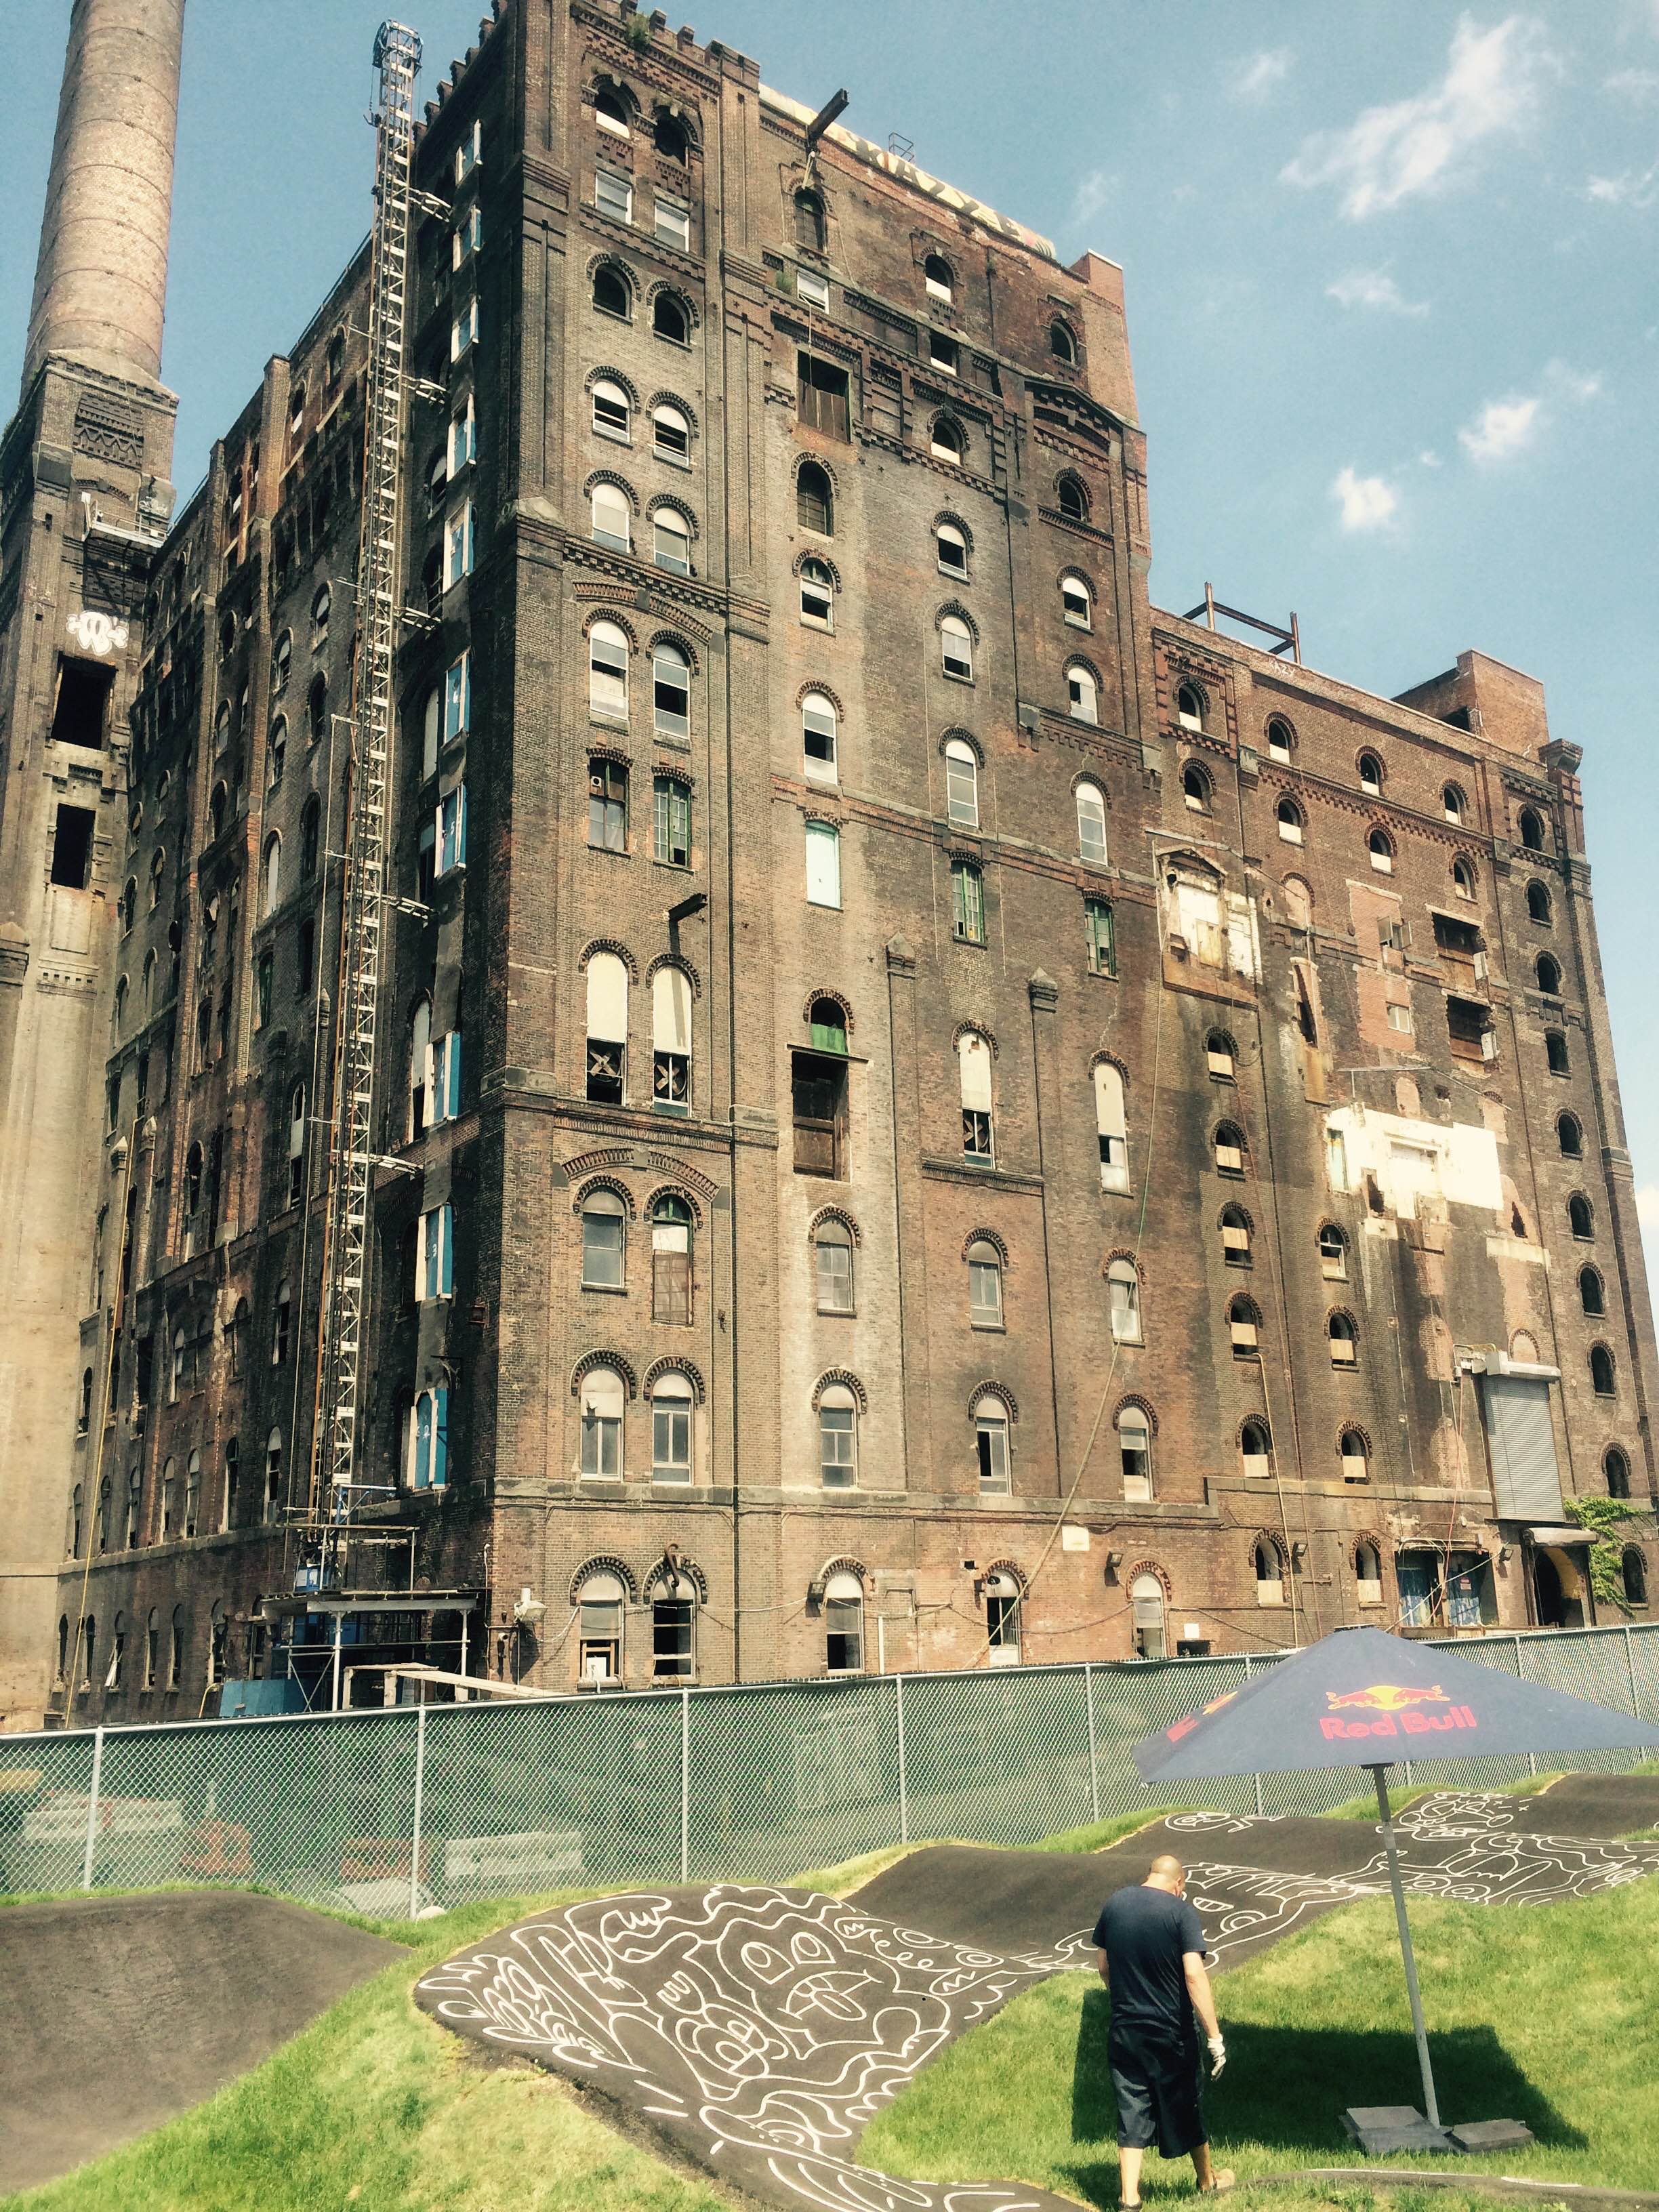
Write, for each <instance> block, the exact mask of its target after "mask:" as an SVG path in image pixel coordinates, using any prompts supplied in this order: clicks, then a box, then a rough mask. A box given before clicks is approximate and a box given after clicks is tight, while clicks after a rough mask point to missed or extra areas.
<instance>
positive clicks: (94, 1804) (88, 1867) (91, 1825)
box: [81, 1728, 104, 1889]
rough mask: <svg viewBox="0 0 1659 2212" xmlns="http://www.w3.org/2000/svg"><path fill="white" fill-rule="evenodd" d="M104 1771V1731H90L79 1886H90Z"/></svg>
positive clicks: (99, 1729)
mask: <svg viewBox="0 0 1659 2212" xmlns="http://www.w3.org/2000/svg"><path fill="white" fill-rule="evenodd" d="M103 1771H104V1731H103V1729H101V1728H95V1729H94V1730H93V1732H92V1787H91V1789H90V1790H88V1792H87V1851H86V1857H84V1858H83V1859H82V1862H81V1887H82V1889H90V1888H91V1887H92V1863H93V1859H94V1855H95V1854H96V1851H97V1849H98V1784H99V1781H100V1778H101V1776H102V1774H103Z"/></svg>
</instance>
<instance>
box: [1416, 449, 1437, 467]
mask: <svg viewBox="0 0 1659 2212" xmlns="http://www.w3.org/2000/svg"><path fill="white" fill-rule="evenodd" d="M1417 458H1418V459H1419V461H1420V462H1421V464H1422V465H1423V466H1424V467H1425V469H1437V468H1438V467H1439V465H1440V456H1439V454H1438V453H1436V452H1435V450H1434V448H1433V447H1431V446H1425V447H1424V449H1423V451H1422V452H1421V453H1419V455H1418V457H1417Z"/></svg>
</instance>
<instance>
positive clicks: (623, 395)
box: [588, 377, 634, 446]
mask: <svg viewBox="0 0 1659 2212" xmlns="http://www.w3.org/2000/svg"><path fill="white" fill-rule="evenodd" d="M588 397H589V401H590V404H591V405H592V410H593V428H595V429H596V430H597V431H598V432H599V435H600V436H601V437H605V438H615V439H617V440H619V441H621V442H622V444H623V445H624V446H626V445H629V444H631V443H632V441H633V423H634V403H633V401H632V400H631V399H630V398H629V396H628V394H627V392H625V391H624V390H623V386H621V385H620V384H615V383H613V382H612V381H611V379H610V378H609V377H601V378H600V379H599V382H598V383H597V384H596V385H595V386H593V389H592V392H590V394H589V395H588Z"/></svg>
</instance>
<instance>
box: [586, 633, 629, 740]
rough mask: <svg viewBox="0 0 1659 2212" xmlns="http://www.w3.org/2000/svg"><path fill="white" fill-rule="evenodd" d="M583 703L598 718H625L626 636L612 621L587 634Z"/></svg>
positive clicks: (626, 718) (608, 720) (626, 716)
mask: <svg viewBox="0 0 1659 2212" xmlns="http://www.w3.org/2000/svg"><path fill="white" fill-rule="evenodd" d="M587 704H588V710H589V712H590V713H592V714H595V715H597V716H598V717H599V719H600V720H602V721H607V722H625V721H626V720H628V637H627V634H626V632H625V631H623V630H622V629H619V628H618V626H617V624H616V623H609V622H597V623H594V625H593V627H592V629H591V630H589V632H588V633H587Z"/></svg>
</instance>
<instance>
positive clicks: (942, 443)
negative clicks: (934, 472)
mask: <svg viewBox="0 0 1659 2212" xmlns="http://www.w3.org/2000/svg"><path fill="white" fill-rule="evenodd" d="M927 450H928V452H929V453H931V454H932V455H933V459H935V460H936V461H948V462H950V464H951V466H952V467H953V468H960V467H961V466H962V460H963V450H964V448H963V436H962V433H961V431H960V430H959V429H958V428H957V426H956V424H955V423H954V422H952V421H951V418H950V416H948V415H941V416H939V419H938V421H937V422H935V423H934V424H933V428H932V430H931V431H930V432H929V433H928V439H927Z"/></svg>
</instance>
